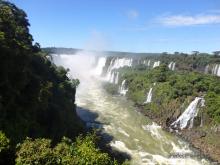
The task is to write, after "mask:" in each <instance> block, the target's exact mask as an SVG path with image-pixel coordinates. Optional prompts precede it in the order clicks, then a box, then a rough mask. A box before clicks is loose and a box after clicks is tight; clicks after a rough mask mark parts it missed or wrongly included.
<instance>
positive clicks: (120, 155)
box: [76, 107, 131, 163]
mask: <svg viewBox="0 0 220 165" xmlns="http://www.w3.org/2000/svg"><path fill="white" fill-rule="evenodd" d="M76 111H77V114H78V116H79V117H80V118H81V119H82V120H83V121H84V122H85V125H86V127H87V130H88V131H93V130H95V131H96V133H97V135H98V137H99V140H98V146H99V148H100V149H101V150H102V151H105V152H107V153H108V154H109V155H110V156H111V157H112V158H115V159H116V160H118V161H119V162H120V163H122V162H124V161H125V160H130V159H131V156H130V155H129V154H128V153H126V152H122V151H118V150H115V149H113V148H112V147H111V146H110V145H109V144H110V142H111V141H112V140H113V139H114V137H113V136H111V135H109V134H107V133H104V132H103V131H102V130H103V127H104V126H105V125H109V123H101V122H98V121H96V119H97V118H98V116H99V115H98V113H96V112H91V111H90V110H89V109H85V108H82V107H77V110H76Z"/></svg>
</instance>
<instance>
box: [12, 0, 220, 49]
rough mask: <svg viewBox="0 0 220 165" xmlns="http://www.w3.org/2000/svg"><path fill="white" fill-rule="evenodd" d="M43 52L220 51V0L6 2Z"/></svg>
mask: <svg viewBox="0 0 220 165" xmlns="http://www.w3.org/2000/svg"><path fill="white" fill-rule="evenodd" d="M10 1H11V2H13V3H15V4H16V5H17V6H18V7H19V8H22V9H23V10H24V11H25V12H26V13H27V15H28V19H29V22H30V24H31V27H30V32H31V34H32V35H33V37H34V39H35V41H36V42H39V43H40V44H41V46H42V47H47V46H57V47H73V48H84V49H98V50H99V49H102V50H115V51H117V50H118V51H133V52H164V51H167V52H174V51H180V52H191V51H193V50H198V51H200V52H212V51H215V50H220V0H10Z"/></svg>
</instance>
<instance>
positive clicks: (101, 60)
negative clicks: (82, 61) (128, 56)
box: [93, 57, 106, 76]
mask: <svg viewBox="0 0 220 165" xmlns="http://www.w3.org/2000/svg"><path fill="white" fill-rule="evenodd" d="M105 63H106V57H99V59H98V63H97V66H96V68H95V69H94V72H93V73H94V74H95V75H98V76H100V75H101V74H102V70H103V67H104V66H105Z"/></svg>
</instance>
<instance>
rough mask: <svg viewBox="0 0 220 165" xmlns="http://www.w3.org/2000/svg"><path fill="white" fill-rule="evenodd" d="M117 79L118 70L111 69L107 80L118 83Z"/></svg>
mask: <svg viewBox="0 0 220 165" xmlns="http://www.w3.org/2000/svg"><path fill="white" fill-rule="evenodd" d="M118 79H119V72H115V71H112V72H111V75H110V78H109V82H110V83H113V84H118Z"/></svg>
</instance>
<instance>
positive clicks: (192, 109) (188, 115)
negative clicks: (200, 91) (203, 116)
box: [171, 97, 205, 129]
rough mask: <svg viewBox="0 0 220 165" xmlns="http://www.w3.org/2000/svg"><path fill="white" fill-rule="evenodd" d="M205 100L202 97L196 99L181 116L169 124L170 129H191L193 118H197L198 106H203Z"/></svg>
mask: <svg viewBox="0 0 220 165" xmlns="http://www.w3.org/2000/svg"><path fill="white" fill-rule="evenodd" d="M204 103H205V100H204V98H202V97H196V98H195V99H194V100H193V101H192V102H191V103H190V104H189V106H188V107H187V108H186V110H185V111H184V112H183V114H182V115H180V116H179V118H178V119H177V120H176V121H174V122H173V123H172V124H171V128H180V129H184V128H187V127H188V128H192V127H193V121H194V118H195V117H196V116H197V114H198V111H199V106H200V107H203V106H205V104H204Z"/></svg>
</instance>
